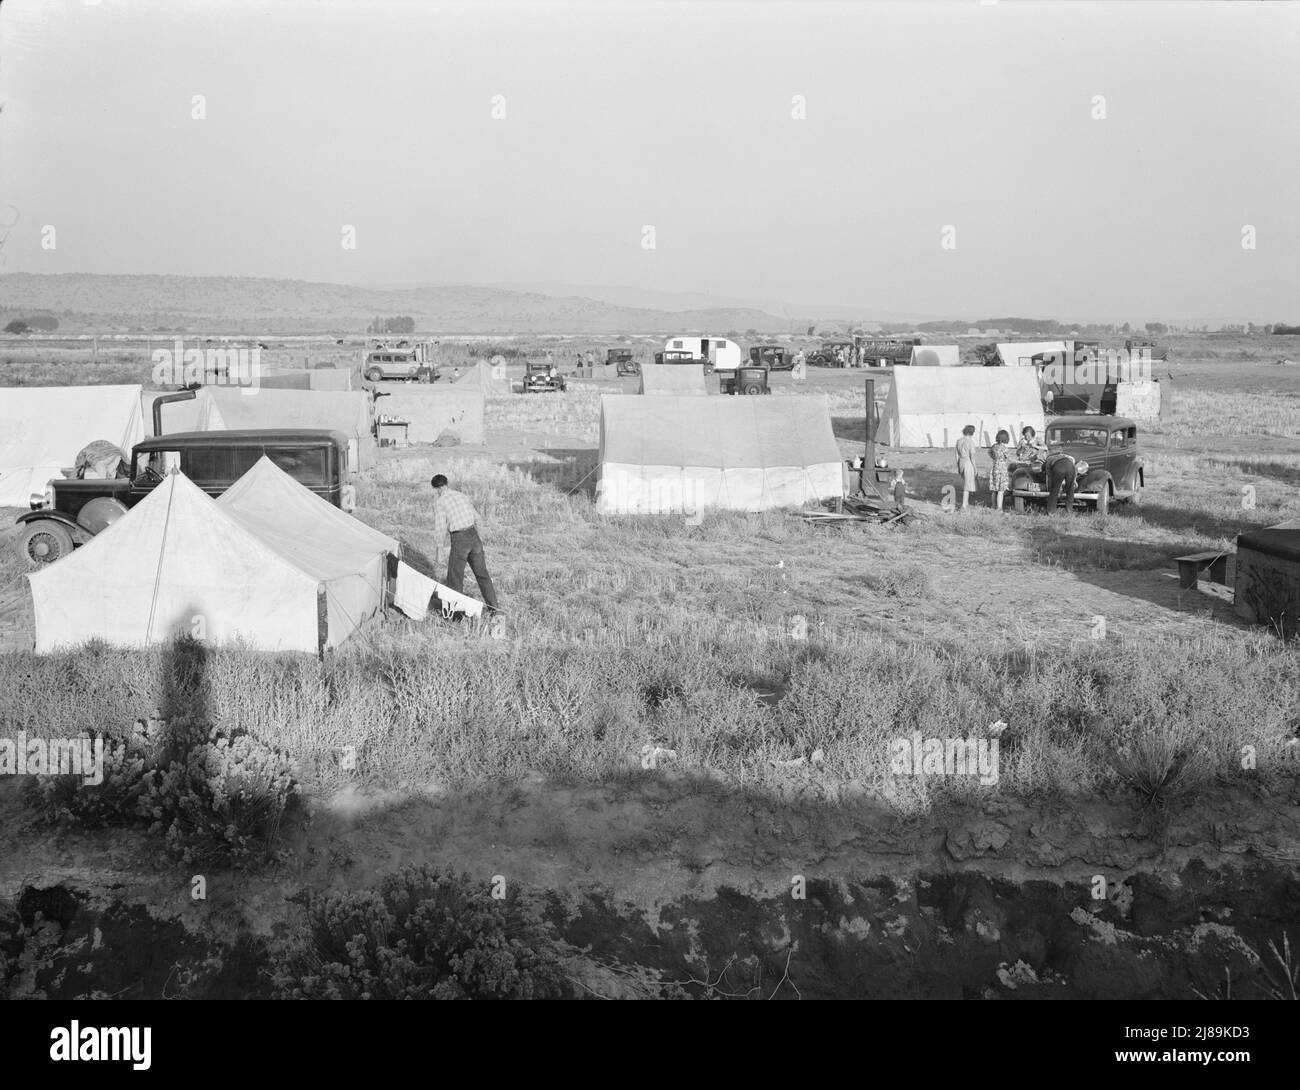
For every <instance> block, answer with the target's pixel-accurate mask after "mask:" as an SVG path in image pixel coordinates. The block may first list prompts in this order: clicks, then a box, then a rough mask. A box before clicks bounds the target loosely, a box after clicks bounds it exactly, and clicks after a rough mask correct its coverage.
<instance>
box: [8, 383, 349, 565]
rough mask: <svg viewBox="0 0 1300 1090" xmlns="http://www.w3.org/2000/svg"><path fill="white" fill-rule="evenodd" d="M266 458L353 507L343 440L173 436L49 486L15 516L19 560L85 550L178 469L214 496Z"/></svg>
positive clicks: (311, 432)
mask: <svg viewBox="0 0 1300 1090" xmlns="http://www.w3.org/2000/svg"><path fill="white" fill-rule="evenodd" d="M156 416H157V406H155V417H156ZM155 430H157V429H155ZM263 455H265V456H266V457H268V458H270V459H271V461H272V462H274V463H275V464H276V465H277V466H279V467H280V468H281V469H283V470H284V471H285V472H286V473H288V474H289V476H291V477H293V478H294V480H296V481H298V482H299V483H300V484H302V485H304V486H305V487H306V488H308V489H310V490H311V491H312V492H314V493H315V494H316V495H318V496H320V497H321V499H323V500H326V501H327V502H329V503H331V504H333V505H334V506H335V507H338V508H340V509H341V510H343V511H347V512H349V513H350V512H352V511H354V510H355V509H356V500H357V493H356V486H355V483H354V479H355V476H354V473H353V470H352V467H351V466H349V464H348V437H347V436H346V435H344V434H343V433H342V432H339V431H330V430H325V429H318V428H274V429H257V430H252V429H249V430H242V431H196V432H178V433H176V434H174V435H158V436H155V437H153V438H152V439H144V440H142V441H141V442H139V443H137V444H136V445H135V446H134V447H133V448H132V450H131V455H130V458H129V459H126V460H125V461H126V475H125V476H118V477H108V478H95V479H89V478H86V479H80V478H67V479H64V480H54V481H51V482H50V483H49V484H48V485H47V486H46V489H45V494H44V495H43V496H40V497H34V498H33V501H32V505H31V506H32V510H31V511H28V512H26V513H24V514H22V515H19V516H18V520H17V521H18V525H19V526H20V527H21V529H20V531H19V534H18V541H17V548H18V555H19V556H20V557H21V558H22V560H23V561H25V562H26V563H27V564H28V565H31V566H36V567H39V566H41V565H44V564H52V563H54V562H55V561H56V560H60V559H62V558H63V557H65V556H67V555H68V554H69V553H71V552H72V550H73V549H75V548H76V547H77V546H79V545H84V544H85V543H86V542H87V541H89V540H90V539H91V538H92V537H94V536H95V535H96V534H98V533H101V532H102V531H104V530H106V529H108V527H109V526H111V525H112V524H113V523H115V522H116V521H117V520H118V519H119V518H121V517H122V516H123V515H125V514H126V513H127V511H129V510H130V509H131V508H132V507H134V506H135V505H136V504H138V503H139V502H140V501H141V500H143V499H144V498H145V497H146V496H147V495H149V493H150V492H152V491H153V490H154V489H155V488H156V487H158V485H159V484H161V483H162V482H163V481H164V480H165V479H166V476H167V474H168V473H170V472H172V471H174V470H179V471H180V472H181V473H183V474H185V476H187V477H188V478H189V479H190V480H191V481H193V482H194V483H195V484H196V485H198V486H199V487H200V488H201V489H203V491H204V492H206V493H207V494H208V495H209V496H211V497H213V498H214V499H215V498H216V497H217V496H220V495H221V494H222V493H223V492H225V491H226V489H228V488H229V487H230V486H231V485H232V484H234V483H235V482H236V481H237V480H239V478H240V477H242V476H243V475H244V474H245V473H247V472H248V471H249V470H250V469H252V468H253V466H254V465H256V464H257V462H258V460H259V459H260V458H262V456H263Z"/></svg>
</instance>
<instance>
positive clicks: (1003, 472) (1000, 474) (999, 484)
mask: <svg viewBox="0 0 1300 1090" xmlns="http://www.w3.org/2000/svg"><path fill="white" fill-rule="evenodd" d="M989 457H990V458H992V459H993V468H992V469H991V470H990V471H989V491H990V492H992V493H993V503H994V506H995V507H997V509H998V510H999V511H1001V510H1002V494H1003V493H1004V492H1006V491H1007V490H1008V489H1009V488H1010V487H1011V469H1010V466H1011V436H1010V435H1008V434H1007V433H1006V432H1005V431H1000V432H998V433H997V435H996V436H994V439H993V445H992V446H991V447H989Z"/></svg>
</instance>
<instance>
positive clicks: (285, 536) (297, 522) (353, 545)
mask: <svg viewBox="0 0 1300 1090" xmlns="http://www.w3.org/2000/svg"><path fill="white" fill-rule="evenodd" d="M217 506H219V507H220V508H221V509H222V510H223V511H225V512H226V514H228V515H229V516H230V517H231V518H233V519H234V520H235V521H236V522H237V523H239V525H240V526H242V527H243V528H244V529H245V530H247V531H249V532H250V533H252V534H255V535H257V537H258V538H260V539H261V540H262V541H264V542H265V543H266V544H268V545H270V546H271V547H272V548H273V549H274V550H275V551H276V552H277V553H279V554H280V555H281V556H283V557H284V558H285V559H287V560H289V561H291V562H292V563H293V564H294V566H295V567H298V568H300V569H301V570H303V571H306V572H309V573H311V574H312V575H314V576H316V577H317V578H318V579H319V580H320V584H321V586H323V587H324V588H325V593H326V600H327V604H328V610H329V630H330V632H331V633H333V634H335V635H336V636H342V635H346V634H347V633H350V632H352V631H353V630H354V629H355V628H356V627H357V626H358V625H359V624H360V623H361V621H362V620H364V619H365V618H366V617H368V616H370V615H371V614H372V613H376V612H378V611H379V610H380V609H382V608H383V604H384V564H385V559H384V558H385V554H391V555H393V556H400V555H401V550H402V547H401V545H399V544H398V543H397V541H395V540H394V539H393V538H391V537H389V536H388V535H387V534H381V533H380V532H379V531H378V530H375V529H373V528H371V527H369V526H367V525H366V524H365V523H364V522H362V521H361V520H360V519H356V518H353V517H352V516H351V515H349V514H347V512H345V511H341V510H339V509H338V508H337V507H335V506H334V505H333V504H331V503H328V502H327V501H325V500H323V499H321V498H320V497H319V496H317V495H316V494H315V493H313V492H312V491H311V490H310V489H308V488H304V487H303V486H302V485H301V484H299V483H298V482H297V481H295V480H294V479H293V478H292V477H290V476H289V474H287V473H286V472H285V471H284V470H282V469H281V468H280V467H279V466H277V465H276V464H275V463H274V462H272V461H271V460H270V459H269V458H267V457H266V456H265V455H263V456H262V457H261V458H260V459H258V461H257V464H256V465H254V466H253V468H252V469H250V470H249V471H248V472H247V473H245V474H244V475H243V476H242V477H240V478H239V480H237V481H236V482H235V483H234V484H233V485H231V486H230V488H228V489H227V490H226V491H225V492H224V493H223V494H222V495H221V496H220V497H219V498H218V500H217Z"/></svg>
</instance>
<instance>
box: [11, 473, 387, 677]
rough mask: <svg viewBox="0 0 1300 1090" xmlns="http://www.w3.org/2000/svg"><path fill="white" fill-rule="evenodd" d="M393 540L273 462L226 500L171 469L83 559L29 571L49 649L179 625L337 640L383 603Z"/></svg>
mask: <svg viewBox="0 0 1300 1090" xmlns="http://www.w3.org/2000/svg"><path fill="white" fill-rule="evenodd" d="M268 467H269V469H268ZM285 482H287V486H286V483H285ZM272 508H276V509H278V510H272ZM322 508H323V509H324V510H322ZM344 520H346V522H345V521H344ZM390 543H391V544H392V545H395V544H396V543H395V542H391V539H389V538H386V537H385V536H384V535H382V534H378V533H376V532H375V531H373V530H370V529H369V528H368V527H365V526H363V525H362V524H361V523H358V522H356V520H354V519H351V518H350V517H349V516H348V515H345V514H343V512H341V511H337V510H336V509H335V508H333V507H330V505H329V504H327V503H325V501H323V500H320V499H318V498H317V497H315V496H313V495H312V494H311V493H310V492H308V491H307V489H305V488H303V487H302V486H301V485H298V484H297V483H296V482H294V481H293V480H291V479H290V478H289V477H287V476H286V475H285V474H283V473H282V472H281V471H280V470H279V469H277V468H276V467H274V466H273V465H271V464H270V462H268V461H267V460H266V459H263V460H262V462H260V463H259V464H258V466H257V467H255V468H254V469H252V470H250V471H249V472H248V473H247V474H245V475H244V477H242V478H241V479H240V480H239V481H238V482H236V484H235V485H234V487H233V488H232V489H231V490H230V491H229V492H227V493H226V494H225V496H223V497H222V501H221V502H217V501H214V500H213V499H211V498H210V497H209V496H207V495H206V494H205V493H204V492H203V491H202V490H201V489H200V488H199V487H198V486H197V485H194V484H192V483H191V482H190V481H189V480H188V479H187V478H186V477H184V476H183V475H181V474H180V473H173V474H169V475H168V477H167V479H166V480H165V481H164V482H163V483H162V484H160V485H159V486H158V487H157V488H156V489H154V491H153V492H152V493H150V494H149V495H148V496H147V497H145V499H143V500H142V501H141V502H140V503H139V504H137V505H136V506H135V507H134V508H132V509H131V510H130V511H129V512H128V513H127V514H126V515H125V516H123V517H122V518H121V519H119V520H118V521H117V522H115V523H113V524H112V525H111V526H110V527H109V528H108V529H107V530H105V531H103V532H102V533H101V534H99V535H97V536H96V537H93V538H91V540H90V541H89V542H88V543H87V544H86V545H84V546H82V547H81V548H80V549H78V550H76V551H75V552H74V553H72V555H71V556H68V557H65V558H64V559H63V560H60V561H59V562H58V563H57V564H52V565H50V566H49V567H48V568H45V569H43V570H41V571H38V572H34V573H32V574H30V575H28V577H27V578H28V580H29V582H30V584H31V589H32V600H33V603H34V605H35V613H36V651H37V652H38V653H42V654H44V653H48V652H50V651H53V650H56V649H57V648H59V647H66V646H75V645H77V644H81V643H84V642H85V641H87V640H90V639H101V640H104V641H105V642H107V643H110V644H113V645H116V646H126V647H143V646H148V645H150V644H156V643H161V642H165V641H167V640H169V639H171V638H173V637H174V636H175V635H177V634H178V633H188V634H191V635H196V636H199V637H201V638H202V639H203V640H204V641H205V642H211V643H218V644H219V643H226V642H231V641H235V640H239V641H243V642H244V643H246V644H247V645H248V646H250V647H253V648H256V649H258V650H265V651H307V652H316V651H319V650H323V649H324V648H328V647H335V646H337V645H338V644H339V643H341V642H342V641H343V640H345V639H347V637H348V636H349V635H351V633H352V632H353V631H355V629H356V628H357V626H358V625H359V624H360V623H361V622H362V620H364V619H365V617H367V616H369V615H370V614H371V613H374V612H376V611H377V610H378V609H379V608H381V607H382V604H383V575H384V572H385V563H386V561H385V557H384V553H385V551H387V549H388V546H389V545H390Z"/></svg>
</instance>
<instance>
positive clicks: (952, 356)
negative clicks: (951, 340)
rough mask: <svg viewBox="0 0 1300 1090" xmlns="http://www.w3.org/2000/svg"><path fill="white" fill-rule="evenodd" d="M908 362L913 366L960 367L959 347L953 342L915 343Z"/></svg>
mask: <svg viewBox="0 0 1300 1090" xmlns="http://www.w3.org/2000/svg"><path fill="white" fill-rule="evenodd" d="M909 362H910V363H911V365H912V366H913V367H960V366H961V348H960V346H958V345H955V344H915V345H913V346H912V358H911V360H910V361H909Z"/></svg>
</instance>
